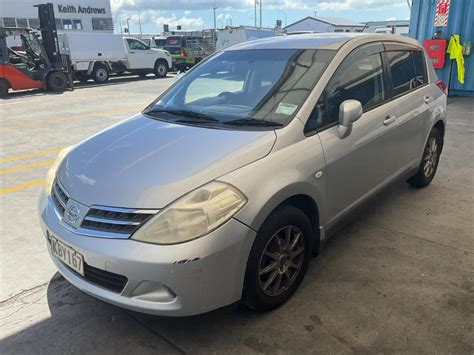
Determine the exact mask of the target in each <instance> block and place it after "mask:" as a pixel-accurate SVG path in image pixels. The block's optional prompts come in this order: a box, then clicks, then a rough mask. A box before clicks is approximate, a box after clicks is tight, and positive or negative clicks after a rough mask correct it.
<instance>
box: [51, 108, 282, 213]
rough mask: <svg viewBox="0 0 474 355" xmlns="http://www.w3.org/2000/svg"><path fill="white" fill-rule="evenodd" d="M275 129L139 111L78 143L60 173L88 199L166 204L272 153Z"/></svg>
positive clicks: (74, 192) (78, 196)
mask: <svg viewBox="0 0 474 355" xmlns="http://www.w3.org/2000/svg"><path fill="white" fill-rule="evenodd" d="M275 139H276V135H275V132H274V131H234V130H222V129H211V128H201V127H194V126H185V125H178V124H173V123H167V122H163V121H158V120H155V119H151V118H149V117H146V116H143V115H139V116H136V117H132V118H131V119H128V120H126V121H123V122H121V123H119V124H117V125H115V126H112V127H110V128H108V129H106V130H105V131H102V132H100V133H98V134H96V135H95V136H92V137H91V138H89V139H87V140H86V141H84V142H82V143H81V144H79V145H77V146H76V147H75V148H74V149H73V150H72V151H71V152H70V153H69V154H68V155H67V157H66V158H65V159H64V160H63V162H62V164H61V167H60V168H59V171H58V179H59V181H60V182H61V184H62V185H63V187H64V188H65V189H66V191H67V192H68V194H69V195H70V197H71V198H72V199H74V200H76V201H78V202H80V203H82V204H85V205H88V206H92V205H103V206H112V207H124V208H162V207H164V206H166V205H168V204H169V203H171V202H172V201H174V200H175V199H176V198H178V197H180V196H182V195H183V194H185V193H187V192H188V191H190V190H193V189H195V188H197V187H199V186H201V185H203V184H205V183H207V182H208V181H211V180H213V179H216V178H218V177H219V176H222V175H224V174H226V173H228V172H230V171H232V170H235V169H238V168H240V167H241V166H244V165H246V164H249V163H251V162H253V161H255V160H258V159H261V158H263V157H264V156H265V155H267V154H268V153H269V152H270V151H271V149H272V147H273V145H274V143H275Z"/></svg>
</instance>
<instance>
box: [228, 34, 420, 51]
mask: <svg viewBox="0 0 474 355" xmlns="http://www.w3.org/2000/svg"><path fill="white" fill-rule="evenodd" d="M349 41H357V42H359V43H360V44H364V43H369V42H374V41H390V42H401V43H404V44H408V45H412V46H413V45H415V46H419V43H418V42H417V41H416V40H414V39H412V38H409V37H405V36H399V35H392V34H388V35H387V34H373V33H354V32H344V33H335V32H330V33H305V34H295V35H291V36H275V37H267V38H262V39H257V40H254V41H247V42H243V43H239V44H236V45H234V46H231V47H227V48H225V49H224V50H225V51H232V50H246V49H333V50H338V49H339V48H341V47H342V46H343V45H344V44H345V43H347V42H349Z"/></svg>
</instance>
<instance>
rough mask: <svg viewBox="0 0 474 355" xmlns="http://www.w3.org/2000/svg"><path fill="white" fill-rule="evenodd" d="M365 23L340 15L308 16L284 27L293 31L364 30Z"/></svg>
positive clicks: (287, 30) (288, 31) (289, 31)
mask: <svg viewBox="0 0 474 355" xmlns="http://www.w3.org/2000/svg"><path fill="white" fill-rule="evenodd" d="M364 26H365V24H362V23H360V22H354V21H351V20H346V19H344V18H339V17H323V16H308V17H305V18H304V19H301V20H299V21H296V22H294V23H292V24H290V25H288V26H286V27H285V28H284V30H285V31H286V32H287V33H291V32H301V31H310V32H362V30H363V29H364Z"/></svg>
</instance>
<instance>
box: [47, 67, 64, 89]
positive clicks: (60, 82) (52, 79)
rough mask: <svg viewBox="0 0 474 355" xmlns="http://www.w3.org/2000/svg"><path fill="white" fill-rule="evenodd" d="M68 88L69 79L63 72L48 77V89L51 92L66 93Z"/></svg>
mask: <svg viewBox="0 0 474 355" xmlns="http://www.w3.org/2000/svg"><path fill="white" fill-rule="evenodd" d="M66 86H67V78H66V75H65V74H64V73H63V72H60V71H56V72H53V73H51V74H49V76H48V87H49V89H50V90H51V91H55V92H60V91H64V90H65V89H66Z"/></svg>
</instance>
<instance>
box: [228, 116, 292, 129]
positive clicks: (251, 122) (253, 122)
mask: <svg viewBox="0 0 474 355" xmlns="http://www.w3.org/2000/svg"><path fill="white" fill-rule="evenodd" d="M222 123H224V124H227V125H233V126H261V127H282V126H283V125H282V124H281V123H279V122H275V121H267V120H260V119H258V118H252V117H247V118H239V119H237V120H231V121H225V122H222Z"/></svg>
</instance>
